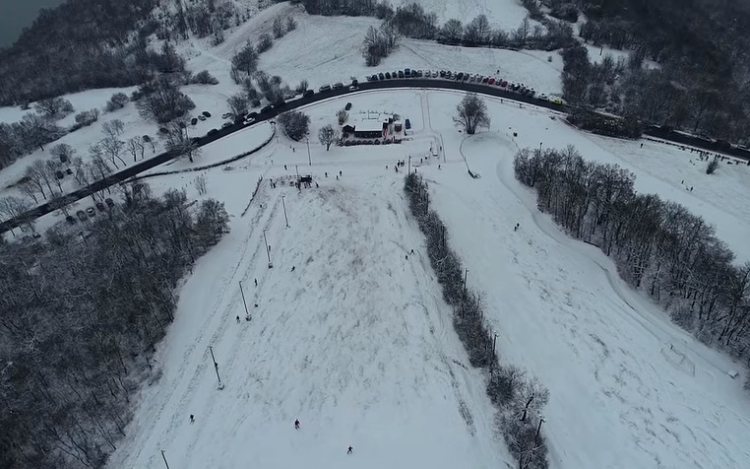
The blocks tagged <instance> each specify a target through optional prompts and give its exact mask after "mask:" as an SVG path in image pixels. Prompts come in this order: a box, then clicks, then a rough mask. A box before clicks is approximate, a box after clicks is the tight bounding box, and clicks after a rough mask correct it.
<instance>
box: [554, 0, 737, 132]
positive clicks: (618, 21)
mask: <svg viewBox="0 0 750 469" xmlns="http://www.w3.org/2000/svg"><path fill="white" fill-rule="evenodd" d="M551 3H553V4H566V5H570V4H571V3H575V5H576V6H577V7H578V8H580V9H581V10H582V11H583V12H584V13H586V15H587V21H586V22H585V23H584V24H582V25H581V27H580V30H579V34H580V37H581V38H582V39H583V40H585V41H587V42H588V43H590V44H593V45H594V46H597V47H599V46H604V45H608V46H611V47H613V48H615V49H618V50H625V51H628V52H629V53H630V57H629V58H628V59H627V60H619V61H615V60H614V59H612V58H611V57H609V58H607V57H606V56H605V58H604V59H603V61H602V62H601V64H599V65H597V64H592V63H590V61H589V60H588V54H587V51H586V49H585V48H584V47H583V46H582V45H574V46H573V47H570V48H569V49H568V50H566V51H564V52H563V58H564V61H565V70H564V71H563V74H562V79H563V91H564V98H565V99H566V100H567V101H568V102H569V103H571V104H576V105H583V106H588V107H592V108H602V109H605V110H607V111H609V112H612V113H616V114H619V115H622V116H633V117H637V118H638V119H641V120H643V121H646V122H649V123H652V124H654V125H662V126H667V127H672V128H676V129H681V130H685V131H689V132H692V133H697V134H701V135H710V136H712V137H715V138H718V139H722V140H726V141H730V142H735V143H738V144H745V145H747V144H750V137H749V135H750V104H748V103H750V60H748V57H747V53H746V52H745V51H747V50H748V49H749V48H750V37H749V36H748V35H747V34H745V33H744V31H747V29H748V28H750V3H748V2H721V1H716V0H697V1H695V2H692V3H691V5H690V7H689V8H688V7H685V5H684V2H681V1H679V0H665V1H661V2H647V3H644V2H640V1H636V0H577V1H575V2H560V1H555V2H551ZM647 59H650V60H654V61H656V62H658V64H659V66H658V67H644V62H645V61H646V60H647Z"/></svg>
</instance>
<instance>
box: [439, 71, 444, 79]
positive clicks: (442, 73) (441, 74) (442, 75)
mask: <svg viewBox="0 0 750 469" xmlns="http://www.w3.org/2000/svg"><path fill="white" fill-rule="evenodd" d="M440 78H445V70H440Z"/></svg>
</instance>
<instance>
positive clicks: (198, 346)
mask: <svg viewBox="0 0 750 469" xmlns="http://www.w3.org/2000/svg"><path fill="white" fill-rule="evenodd" d="M272 216H273V213H272V212H269V213H268V214H267V215H266V216H265V217H264V218H266V224H267V223H269V219H270V218H271V217H272ZM253 244H254V243H252V242H248V243H245V245H244V248H243V251H242V253H241V255H240V259H239V261H238V262H237V263H236V264H235V266H234V267H233V269H232V270H231V274H230V275H229V276H227V277H225V278H226V280H225V281H224V286H223V288H222V292H221V294H219V295H217V297H216V298H217V301H216V302H215V303H214V305H213V307H212V308H211V310H212V311H213V313H211V314H207V315H206V319H205V320H204V321H203V324H202V327H201V328H200V329H199V331H200V333H199V335H198V336H197V337H196V338H195V340H193V341H192V345H190V346H189V347H188V348H187V350H186V351H185V353H184V355H183V359H182V361H181V364H180V368H179V369H178V370H177V372H176V374H175V377H174V379H172V380H171V381H170V383H169V384H168V385H166V386H165V387H166V389H169V390H170V391H169V392H168V394H166V395H165V396H163V397H162V398H161V399H155V400H153V401H150V402H154V404H155V405H156V408H154V407H152V408H150V409H149V410H148V411H147V412H146V414H147V415H150V416H151V417H153V420H154V421H156V422H157V423H156V425H154V426H153V427H151V429H150V431H149V432H148V436H146V435H145V433H146V432H138V433H137V435H138V437H140V438H146V439H147V442H146V443H143V444H139V445H137V446H138V447H139V448H141V451H140V452H139V453H138V454H137V455H136V456H135V458H134V459H135V460H136V461H140V460H141V454H142V453H143V452H145V453H146V454H147V455H149V456H148V464H149V465H153V464H156V463H158V447H157V444H164V443H166V442H167V441H169V442H171V441H172V440H173V439H174V436H173V435H174V432H175V431H176V430H177V429H178V428H180V420H183V419H184V418H185V416H186V415H188V414H189V413H190V412H187V413H186V412H185V411H184V408H185V405H186V400H187V398H188V396H190V394H191V391H192V389H193V388H194V387H195V386H196V383H197V381H199V380H200V379H203V375H204V373H205V372H206V365H207V364H208V363H209V361H210V356H209V354H208V346H209V345H210V344H211V343H214V342H215V340H216V338H217V337H218V336H219V335H220V334H221V333H222V332H223V330H224V329H225V327H226V323H227V321H226V319H227V318H225V317H224V314H221V312H222V305H224V304H226V302H227V300H226V296H227V291H228V289H229V288H233V289H234V288H235V282H234V281H233V280H234V279H235V278H236V277H237V273H238V271H239V270H240V269H241V268H242V267H243V266H245V265H246V264H247V262H246V257H247V254H248V251H249V250H250V249H251V246H252V245H253ZM234 291H235V295H236V294H237V293H236V289H235V290H234ZM178 394H179V395H178ZM181 411H182V412H181ZM165 413H169V414H171V415H172V417H171V418H169V417H163V415H164V414H165ZM152 435H158V436H160V439H159V441H156V439H155V438H153V437H152ZM129 459H133V458H129Z"/></svg>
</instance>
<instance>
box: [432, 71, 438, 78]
mask: <svg viewBox="0 0 750 469" xmlns="http://www.w3.org/2000/svg"><path fill="white" fill-rule="evenodd" d="M437 77H438V71H437V70H433V71H432V78H437Z"/></svg>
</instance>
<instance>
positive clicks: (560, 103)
mask: <svg viewBox="0 0 750 469" xmlns="http://www.w3.org/2000/svg"><path fill="white" fill-rule="evenodd" d="M552 102H553V103H555V104H557V105H562V103H563V102H562V99H560V98H555V99H553V100H552Z"/></svg>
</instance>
